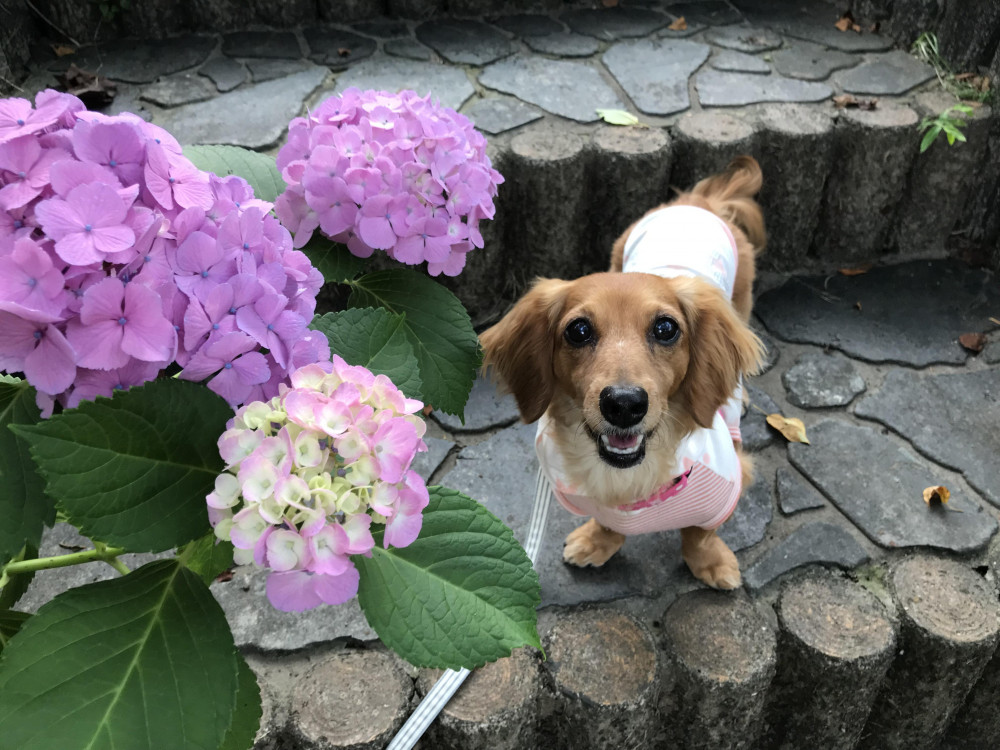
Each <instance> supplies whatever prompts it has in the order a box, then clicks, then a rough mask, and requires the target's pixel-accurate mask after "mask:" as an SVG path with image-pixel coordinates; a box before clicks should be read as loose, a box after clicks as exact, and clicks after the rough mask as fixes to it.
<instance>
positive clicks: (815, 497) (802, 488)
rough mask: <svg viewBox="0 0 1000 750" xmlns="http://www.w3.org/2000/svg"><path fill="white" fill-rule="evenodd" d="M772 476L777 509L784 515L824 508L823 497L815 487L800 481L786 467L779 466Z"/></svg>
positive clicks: (794, 473) (799, 476)
mask: <svg viewBox="0 0 1000 750" xmlns="http://www.w3.org/2000/svg"><path fill="white" fill-rule="evenodd" d="M774 476H775V485H776V486H777V489H778V507H780V508H781V512H782V513H784V514H785V515H791V514H792V513H798V512H799V511H802V510H812V509H813V508H824V507H826V500H825V499H824V498H823V496H822V495H821V494H820V493H819V492H818V491H817V490H816V488H815V487H813V486H812V485H811V484H809V483H808V482H806V481H805V480H804V479H802V476H801V475H800V474H799V473H798V472H796V471H792V470H791V469H789V468H788V467H787V466H779V467H778V469H777V471H776V472H775V475H774Z"/></svg>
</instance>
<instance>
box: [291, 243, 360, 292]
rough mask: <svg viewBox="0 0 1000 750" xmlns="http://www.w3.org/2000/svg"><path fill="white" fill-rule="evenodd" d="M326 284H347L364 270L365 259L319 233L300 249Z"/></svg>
mask: <svg viewBox="0 0 1000 750" xmlns="http://www.w3.org/2000/svg"><path fill="white" fill-rule="evenodd" d="M302 252H304V253H305V254H306V256H307V257H308V258H309V260H310V262H311V263H312V264H313V265H314V266H316V268H317V269H318V270H319V272H320V273H321V274H323V281H324V282H325V283H327V284H339V283H341V282H347V281H350V280H351V279H353V278H354V277H355V276H357V275H358V274H359V273H361V272H362V271H363V270H364V269H365V263H366V261H365V259H364V258H359V257H358V256H356V255H354V254H352V253H351V251H350V250H348V249H347V246H346V245H341V244H340V243H339V242H334V241H333V240H329V239H327V238H326V237H324V236H323V235H321V234H320V233H319V232H315V233H314V234H313V236H312V238H311V239H310V240H309V241H308V242H307V243H306V244H305V245H304V246H303V247H302Z"/></svg>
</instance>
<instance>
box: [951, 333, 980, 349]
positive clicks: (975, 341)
mask: <svg viewBox="0 0 1000 750" xmlns="http://www.w3.org/2000/svg"><path fill="white" fill-rule="evenodd" d="M958 343H959V344H961V345H962V348H963V349H967V350H969V351H970V352H972V353H973V354H979V352H981V351H982V350H983V347H984V346H986V336H985V335H983V334H981V333H963V334H962V335H961V336H959V337H958Z"/></svg>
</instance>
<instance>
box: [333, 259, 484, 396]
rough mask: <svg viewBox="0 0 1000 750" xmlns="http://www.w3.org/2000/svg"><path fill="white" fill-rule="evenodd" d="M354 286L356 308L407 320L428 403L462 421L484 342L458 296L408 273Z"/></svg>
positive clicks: (365, 279) (377, 276) (381, 275)
mask: <svg viewBox="0 0 1000 750" xmlns="http://www.w3.org/2000/svg"><path fill="white" fill-rule="evenodd" d="M351 287H352V292H351V297H350V300H349V301H348V304H349V305H350V306H351V307H384V308H386V309H387V310H389V311H390V312H393V313H397V314H401V315H404V316H405V318H406V319H405V320H404V321H403V330H404V332H405V333H406V337H407V338H408V339H409V341H410V344H411V345H412V346H413V351H414V353H415V354H416V356H417V362H418V363H419V365H420V382H421V384H422V391H423V395H424V399H423V400H424V402H425V403H428V404H431V405H432V406H433V407H434V408H435V409H439V410H441V411H444V412H447V413H449V414H454V415H456V416H462V415H463V413H464V410H465V402H466V401H468V399H469V392H470V391H471V390H472V382H473V380H474V379H475V377H476V369H477V368H478V367H479V363H480V357H479V339H478V338H477V337H476V332H475V331H474V330H473V329H472V321H471V320H470V319H469V314H468V313H467V312H466V311H465V307H463V306H462V303H461V302H460V301H459V299H458V297H456V296H455V295H454V294H452V293H451V292H450V291H448V290H447V289H445V288H444V287H443V286H441V285H440V284H438V283H437V282H435V281H432V280H431V279H429V278H427V277H426V276H423V275H421V274H419V273H417V272H416V271H411V270H410V269H408V268H397V269H393V270H391V271H379V272H377V273H371V274H367V275H365V276H362V277H361V278H360V279H358V280H357V281H355V282H353V283H352V284H351Z"/></svg>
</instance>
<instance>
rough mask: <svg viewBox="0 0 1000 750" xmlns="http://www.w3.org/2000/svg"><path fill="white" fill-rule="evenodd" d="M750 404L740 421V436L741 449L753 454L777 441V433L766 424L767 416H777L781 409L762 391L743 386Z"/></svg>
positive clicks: (747, 385) (750, 386) (746, 385)
mask: <svg viewBox="0 0 1000 750" xmlns="http://www.w3.org/2000/svg"><path fill="white" fill-rule="evenodd" d="M744 387H745V389H746V392H747V396H748V397H749V399H750V403H749V404H748V405H747V410H746V412H745V413H744V414H743V419H741V420H740V435H742V437H743V447H744V448H745V449H746V450H748V451H750V452H751V453H753V452H754V451H761V450H764V449H765V448H767V447H768V446H769V445H772V444H773V443H774V441H775V440H777V439H778V432H777V430H775V429H774V428H773V427H771V425H769V424H768V423H767V415H768V414H778V413H780V412H781V407H780V406H778V405H777V404H776V403H774V399H772V398H771V397H770V396H768V395H767V394H766V393H764V391H762V390H760V389H759V388H755V387H754V386H752V385H749V384H744Z"/></svg>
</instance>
